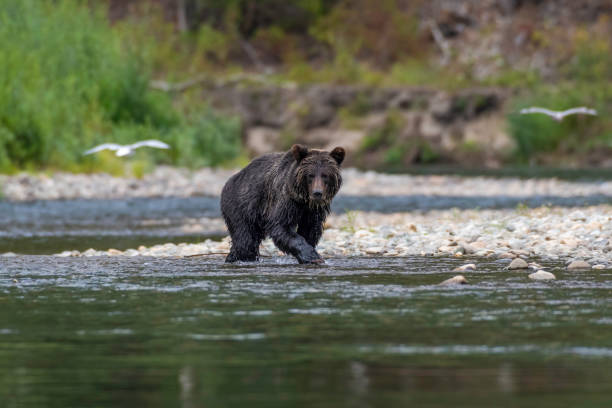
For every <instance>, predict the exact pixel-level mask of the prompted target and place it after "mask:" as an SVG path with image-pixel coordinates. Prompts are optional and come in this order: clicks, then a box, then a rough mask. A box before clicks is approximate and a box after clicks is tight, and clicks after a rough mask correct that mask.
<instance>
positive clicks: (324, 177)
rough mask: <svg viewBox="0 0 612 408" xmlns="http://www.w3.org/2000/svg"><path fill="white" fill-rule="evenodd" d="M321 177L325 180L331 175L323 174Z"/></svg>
mask: <svg viewBox="0 0 612 408" xmlns="http://www.w3.org/2000/svg"><path fill="white" fill-rule="evenodd" d="M321 178H322V179H323V180H327V179H328V178H329V177H328V176H327V174H321Z"/></svg>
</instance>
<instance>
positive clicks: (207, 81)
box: [149, 73, 295, 92]
mask: <svg viewBox="0 0 612 408" xmlns="http://www.w3.org/2000/svg"><path fill="white" fill-rule="evenodd" d="M237 82H258V83H262V84H269V83H271V81H270V80H269V75H262V74H245V73H240V74H234V75H230V76H227V77H221V78H219V77H216V78H215V77H213V76H210V75H208V74H200V75H197V76H195V77H193V78H190V79H187V80H185V81H182V82H175V83H172V82H167V81H162V80H152V81H151V82H150V83H149V87H150V88H152V89H156V90H158V91H164V92H184V91H186V90H188V89H189V88H192V87H194V86H198V85H205V86H211V87H215V88H220V87H223V86H227V85H231V84H234V83H237ZM281 85H282V86H286V87H295V83H294V82H288V81H284V82H282V83H281Z"/></svg>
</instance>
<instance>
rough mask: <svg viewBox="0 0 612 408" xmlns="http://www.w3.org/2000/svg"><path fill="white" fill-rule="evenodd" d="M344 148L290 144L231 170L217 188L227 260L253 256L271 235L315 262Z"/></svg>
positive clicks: (283, 246)
mask: <svg viewBox="0 0 612 408" xmlns="http://www.w3.org/2000/svg"><path fill="white" fill-rule="evenodd" d="M343 160H344V149H342V148H341V147H337V148H335V149H334V150H332V151H331V152H326V151H323V150H316V149H310V150H309V149H308V148H306V147H305V146H302V145H294V146H293V147H292V148H291V150H289V151H288V152H285V153H272V154H268V155H264V156H261V157H258V158H256V159H255V160H253V161H252V162H251V163H250V164H249V165H248V166H246V167H245V168H244V169H242V170H241V171H240V172H238V173H237V174H235V175H234V176H232V177H231V178H230V179H229V180H228V182H227V183H226V185H225V186H224V188H223V192H222V194H221V212H222V213H223V218H224V219H225V223H226V225H227V228H228V230H229V232H230V235H231V238H232V247H231V250H230V254H229V255H228V256H227V258H226V261H227V262H234V261H254V260H256V259H257V258H258V256H259V244H260V243H261V241H262V240H263V239H264V238H265V237H268V236H269V237H271V238H272V239H273V241H274V243H275V245H276V246H277V247H278V248H279V249H281V250H282V251H284V252H286V253H289V254H291V255H293V256H295V257H296V258H297V260H298V261H299V262H300V263H320V262H322V259H321V257H320V256H319V254H318V253H317V252H316V250H315V247H316V245H317V243H318V242H319V239H320V238H321V235H322V233H323V222H324V221H325V218H326V217H327V214H329V211H330V205H331V202H332V199H333V198H334V196H335V195H336V193H337V192H338V190H339V189H340V187H341V185H342V177H341V175H340V165H341V163H342V161H343Z"/></svg>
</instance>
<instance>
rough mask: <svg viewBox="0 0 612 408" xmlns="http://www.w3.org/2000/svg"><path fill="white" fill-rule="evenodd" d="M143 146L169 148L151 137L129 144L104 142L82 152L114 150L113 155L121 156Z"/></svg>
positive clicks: (127, 154)
mask: <svg viewBox="0 0 612 408" xmlns="http://www.w3.org/2000/svg"><path fill="white" fill-rule="evenodd" d="M145 146H146V147H156V148H158V149H169V148H170V146H168V145H167V144H166V143H164V142H160V141H159V140H153V139H151V140H142V141H140V142H136V143H134V144H131V145H120V144H116V143H104V144H101V145H99V146H96V147H94V148H93V149H89V150H87V151H86V152H85V153H83V154H92V153H97V152H99V151H102V150H113V151H116V153H115V156H118V157H122V156H129V155H130V154H132V153H134V150H135V149H138V148H139V147H145Z"/></svg>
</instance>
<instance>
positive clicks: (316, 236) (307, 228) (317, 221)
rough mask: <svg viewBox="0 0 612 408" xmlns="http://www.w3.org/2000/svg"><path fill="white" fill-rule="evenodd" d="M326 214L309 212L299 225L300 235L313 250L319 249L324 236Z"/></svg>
mask: <svg viewBox="0 0 612 408" xmlns="http://www.w3.org/2000/svg"><path fill="white" fill-rule="evenodd" d="M323 222H325V214H324V213H322V212H307V213H305V214H304V215H303V216H302V218H301V219H300V222H299V223H298V231H297V233H298V235H301V236H303V237H304V238H305V239H306V242H308V243H309V244H310V245H311V246H312V247H313V248H316V247H317V244H318V243H319V240H320V239H321V236H322V235H323Z"/></svg>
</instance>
